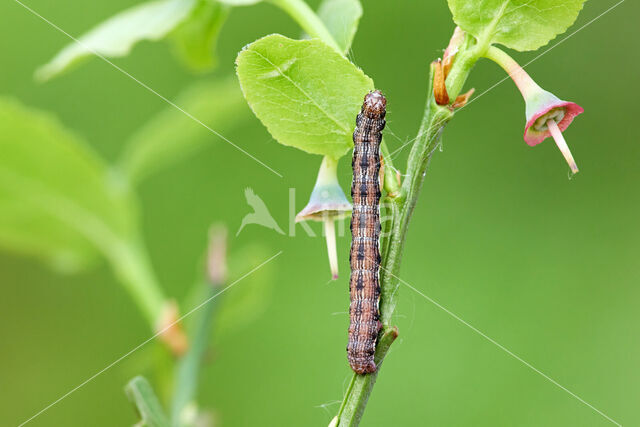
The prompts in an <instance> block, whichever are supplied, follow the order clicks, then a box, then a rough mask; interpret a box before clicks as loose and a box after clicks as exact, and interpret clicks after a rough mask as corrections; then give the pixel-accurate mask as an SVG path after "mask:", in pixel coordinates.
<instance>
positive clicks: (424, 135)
mask: <svg viewBox="0 0 640 427" xmlns="http://www.w3.org/2000/svg"><path fill="white" fill-rule="evenodd" d="M469 46H470V43H466V45H465V46H462V47H461V49H460V51H459V53H458V54H459V55H461V56H458V58H456V62H457V61H458V60H459V59H460V58H461V57H462V61H464V62H465V63H464V64H463V65H459V66H458V71H457V72H456V77H455V81H453V80H452V81H451V85H452V87H454V88H456V89H455V90H457V91H458V92H459V91H460V90H461V89H462V87H463V86H464V82H465V81H466V79H467V77H468V74H469V72H470V71H471V68H472V67H473V64H474V63H475V60H477V58H476V59H475V60H474V61H473V62H470V61H471V60H470V59H469V58H473V57H475V55H476V54H473V55H472V54H469V53H468V51H467V49H468V48H469ZM454 68H455V63H454ZM433 74H434V67H433V66H432V67H431V74H430V77H429V82H430V85H429V92H428V95H427V105H426V108H425V112H424V117H423V119H422V124H421V126H420V131H419V132H418V136H417V138H416V142H415V143H414V145H413V147H412V149H411V153H410V154H409V160H408V162H407V175H408V177H407V179H405V181H404V183H403V184H402V188H401V191H400V193H399V194H398V195H397V196H395V197H389V196H387V198H386V201H387V202H388V203H390V204H391V205H390V211H391V212H392V213H393V216H392V224H391V226H390V228H391V235H390V236H389V237H386V238H385V239H383V240H382V242H381V247H382V249H383V253H382V263H381V271H380V282H381V288H382V292H381V296H380V315H381V317H380V320H381V321H382V323H383V327H384V329H383V330H384V331H389V330H390V328H391V326H390V324H391V320H392V317H393V312H394V310H395V307H396V305H397V301H398V288H399V286H400V283H399V281H398V280H397V279H396V277H397V276H398V274H399V270H400V261H401V259H402V250H403V247H404V242H405V240H406V237H407V230H408V228H409V221H410V219H411V215H412V214H413V210H414V208H415V206H416V203H417V201H418V196H419V194H420V189H421V188H422V184H423V182H424V177H425V174H426V172H427V169H428V166H429V162H430V160H431V156H432V155H433V153H434V152H435V150H436V147H437V146H438V143H439V140H440V135H441V133H442V130H443V128H444V126H445V125H446V124H447V123H448V122H449V120H451V118H452V117H453V111H451V110H450V109H449V108H448V107H442V106H439V105H437V104H436V102H435V100H434V96H433V87H432V84H433ZM447 83H449V80H447ZM456 96H457V95H456ZM385 179H386V177H385ZM386 333H387V332H384V333H383V334H382V336H381V337H380V341H379V344H378V346H377V347H376V355H375V357H376V362H377V361H378V360H380V361H382V360H383V359H384V357H385V356H386V354H387V352H388V351H389V347H390V345H391V343H392V342H393V340H389V339H388V338H386ZM396 333H397V332H396ZM378 367H379V369H378V372H379V370H380V365H378ZM378 372H375V373H373V374H367V375H357V374H353V377H352V379H351V383H350V385H349V388H348V389H347V393H346V394H345V396H344V399H343V401H342V405H341V406H340V410H339V412H338V416H337V417H338V424H337V425H338V426H340V427H346V426H348V427H355V426H357V425H358V424H359V423H360V420H361V418H362V415H363V413H364V410H365V407H366V405H367V401H368V400H369V396H370V394H371V391H372V390H373V386H374V384H375V381H376V379H377V376H378Z"/></svg>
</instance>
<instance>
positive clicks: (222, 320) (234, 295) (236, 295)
mask: <svg viewBox="0 0 640 427" xmlns="http://www.w3.org/2000/svg"><path fill="white" fill-rule="evenodd" d="M269 254H270V252H269V251H267V250H266V248H265V247H264V246H261V245H259V244H252V245H249V246H245V247H243V248H240V249H238V250H236V251H234V252H233V253H231V255H230V256H229V259H228V263H229V274H230V277H229V280H228V282H229V284H231V283H233V282H234V281H236V280H238V279H239V278H240V277H242V276H243V275H245V274H246V273H247V272H248V271H251V270H252V269H253V268H254V267H255V266H256V265H259V264H260V263H262V262H263V261H264V260H265V259H266V258H268V257H269V256H270V255H269ZM273 269H274V265H273V264H271V263H269V264H265V265H264V266H263V267H261V268H260V269H259V270H256V271H254V272H253V273H251V274H250V275H248V276H246V277H245V278H243V279H242V282H241V283H238V286H233V287H231V288H229V290H227V291H226V292H225V293H224V295H220V298H221V300H220V301H219V305H218V308H217V315H216V320H215V336H216V338H217V337H219V336H221V335H226V334H229V333H233V332H235V331H237V330H239V329H242V328H243V327H246V326H247V325H249V324H251V322H253V321H255V320H256V319H258V318H259V317H260V316H261V315H262V314H263V313H264V312H265V311H266V309H267V306H268V304H269V300H270V299H271V292H272V288H271V285H272V283H273V277H274V273H275V272H274V270H273ZM227 286H228V285H227Z"/></svg>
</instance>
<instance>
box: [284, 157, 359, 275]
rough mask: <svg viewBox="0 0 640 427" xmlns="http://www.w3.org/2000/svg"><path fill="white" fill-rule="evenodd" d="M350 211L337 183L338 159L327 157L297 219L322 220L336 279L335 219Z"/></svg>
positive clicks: (298, 220) (344, 216)
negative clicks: (307, 201) (307, 200)
mask: <svg viewBox="0 0 640 427" xmlns="http://www.w3.org/2000/svg"><path fill="white" fill-rule="evenodd" d="M350 212H351V203H349V201H348V200H347V197H346V196H345V195H344V192H343V191H342V187H340V183H339V182H338V161H337V160H335V159H333V158H331V157H329V156H325V157H324V158H323V159H322V164H321V165H320V170H319V171H318V178H317V179H316V184H315V186H314V187H313V191H312V192H311V197H310V199H309V203H307V206H305V207H304V209H302V210H301V211H300V212H299V213H298V214H297V215H296V222H300V221H308V220H312V221H322V223H323V225H324V235H325V239H326V240H327V254H328V256H329V266H330V268H331V278H332V279H333V280H336V279H337V278H338V252H337V249H336V226H335V222H336V221H338V220H341V219H343V218H346V217H347V216H349V213H350Z"/></svg>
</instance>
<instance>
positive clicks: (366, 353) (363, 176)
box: [347, 91, 387, 374]
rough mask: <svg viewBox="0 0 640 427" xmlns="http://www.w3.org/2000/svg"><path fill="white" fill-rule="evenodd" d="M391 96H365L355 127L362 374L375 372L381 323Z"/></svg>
mask: <svg viewBox="0 0 640 427" xmlns="http://www.w3.org/2000/svg"><path fill="white" fill-rule="evenodd" d="M386 106H387V100H386V99H385V97H384V96H383V95H382V94H381V93H380V92H379V91H373V92H369V93H368V94H367V95H366V96H365V97H364V103H363V105H362V109H361V110H360V114H358V117H357V118H356V130H355V131H354V132H353V145H354V147H353V160H352V163H351V165H352V167H353V181H352V184H351V197H352V199H353V213H352V215H351V235H352V239H351V252H350V253H349V262H350V264H351V278H350V280H349V293H350V299H351V304H350V306H349V322H350V324H349V344H348V345H347V357H348V359H349V364H350V365H351V369H353V370H354V371H355V372H357V373H358V374H366V373H371V372H375V371H376V369H377V367H376V364H375V362H374V359H373V355H374V352H375V349H376V342H377V340H378V333H379V332H380V329H381V328H382V323H380V309H379V304H380V280H379V271H380V248H379V238H380V182H379V174H380V142H381V141H382V133H381V132H382V129H384V125H385V121H384V116H385V113H386Z"/></svg>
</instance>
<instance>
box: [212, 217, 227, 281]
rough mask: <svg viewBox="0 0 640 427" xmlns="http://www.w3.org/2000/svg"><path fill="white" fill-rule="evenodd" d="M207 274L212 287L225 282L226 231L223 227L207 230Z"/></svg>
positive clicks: (213, 227)
mask: <svg viewBox="0 0 640 427" xmlns="http://www.w3.org/2000/svg"><path fill="white" fill-rule="evenodd" d="M207 274H208V277H209V282H210V283H211V285H212V286H214V287H218V286H220V285H222V284H224V283H225V282H226V280H227V229H226V228H225V227H223V226H212V227H211V229H210V230H209V249H208V251H207Z"/></svg>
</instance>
